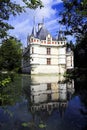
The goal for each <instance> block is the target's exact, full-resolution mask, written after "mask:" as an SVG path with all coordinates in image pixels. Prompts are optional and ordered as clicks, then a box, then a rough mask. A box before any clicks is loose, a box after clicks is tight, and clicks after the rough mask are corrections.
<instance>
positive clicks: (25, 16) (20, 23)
mask: <svg viewBox="0 0 87 130" xmlns="http://www.w3.org/2000/svg"><path fill="white" fill-rule="evenodd" d="M12 1H15V2H16V3H18V4H20V5H24V4H23V2H22V0H17V1H16V0H12ZM42 2H43V5H44V7H43V8H41V9H40V8H37V9H35V10H33V9H26V12H24V13H21V14H20V15H17V16H15V17H13V16H10V19H9V21H8V23H9V24H11V25H12V26H13V27H14V29H13V30H10V31H9V34H11V35H12V36H15V37H17V38H18V39H19V40H21V42H22V44H23V46H26V45H27V36H28V35H30V34H31V32H32V28H33V25H34V17H35V25H36V29H37V24H38V23H40V22H42V20H43V18H44V24H45V26H46V28H47V30H48V31H49V32H50V33H51V35H52V36H54V37H56V36H57V33H58V31H59V29H60V28H61V29H62V30H64V29H65V27H63V26H60V24H59V23H58V21H59V20H60V19H61V17H60V16H59V13H60V12H61V11H63V3H62V1H61V0H42ZM70 38H71V37H69V39H70Z"/></svg>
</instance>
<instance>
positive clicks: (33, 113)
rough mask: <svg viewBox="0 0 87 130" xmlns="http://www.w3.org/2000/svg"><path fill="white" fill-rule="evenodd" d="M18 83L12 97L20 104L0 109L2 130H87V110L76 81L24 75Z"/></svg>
mask: <svg viewBox="0 0 87 130" xmlns="http://www.w3.org/2000/svg"><path fill="white" fill-rule="evenodd" d="M19 82H20V83H21V87H19V86H17V87H19V88H20V89H18V90H17V91H16V92H15V94H13V95H14V96H15V97H17V99H18V98H19V99H20V100H16V101H15V103H14V104H12V105H10V104H8V105H5V106H1V107H0V130H41V129H42V130H87V129H86V128H87V108H86V106H85V105H84V102H83V101H82V100H81V95H80V94H79V93H78V94H75V89H74V88H75V86H74V81H73V80H71V81H70V82H64V78H63V77H59V76H27V75H23V76H22V77H21V80H20V81H19ZM15 85H16V84H15ZM18 91H21V93H20V92H18ZM18 93H20V94H18Z"/></svg>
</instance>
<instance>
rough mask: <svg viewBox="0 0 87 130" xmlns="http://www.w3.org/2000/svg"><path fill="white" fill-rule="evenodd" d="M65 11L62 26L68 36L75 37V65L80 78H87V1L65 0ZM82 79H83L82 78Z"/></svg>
mask: <svg viewBox="0 0 87 130" xmlns="http://www.w3.org/2000/svg"><path fill="white" fill-rule="evenodd" d="M63 3H64V11H63V12H62V13H61V16H62V19H61V21H60V23H61V24H63V25H65V26H66V31H65V34H66V35H74V36H75V38H76V44H75V45H74V64H75V67H77V68H78V70H77V68H76V71H77V72H76V73H78V74H76V75H78V77H81V76H83V77H87V60H86V58H87V0H63ZM81 79H82V77H81Z"/></svg>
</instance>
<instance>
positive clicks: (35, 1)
mask: <svg viewBox="0 0 87 130" xmlns="http://www.w3.org/2000/svg"><path fill="white" fill-rule="evenodd" d="M23 2H24V3H25V4H26V5H27V7H28V8H31V9H36V8H37V7H40V8H42V7H43V4H42V1H41V0H23Z"/></svg>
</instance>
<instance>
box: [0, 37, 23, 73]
mask: <svg viewBox="0 0 87 130" xmlns="http://www.w3.org/2000/svg"><path fill="white" fill-rule="evenodd" d="M21 57H22V50H21V43H20V41H18V40H17V39H15V38H9V39H7V40H5V41H3V44H2V45H1V47H0V69H1V70H3V69H5V70H9V71H12V70H14V69H18V68H20V66H21Z"/></svg>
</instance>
